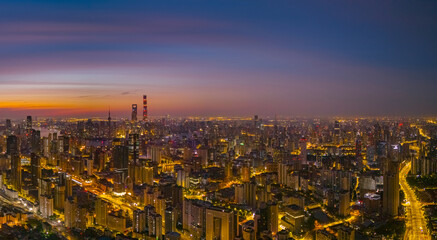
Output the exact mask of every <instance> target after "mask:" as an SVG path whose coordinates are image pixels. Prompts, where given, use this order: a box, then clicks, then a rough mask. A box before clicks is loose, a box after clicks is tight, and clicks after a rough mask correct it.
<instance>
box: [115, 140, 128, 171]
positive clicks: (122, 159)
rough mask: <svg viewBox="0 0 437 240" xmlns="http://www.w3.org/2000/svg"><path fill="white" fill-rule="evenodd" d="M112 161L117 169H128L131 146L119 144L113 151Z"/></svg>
mask: <svg viewBox="0 0 437 240" xmlns="http://www.w3.org/2000/svg"><path fill="white" fill-rule="evenodd" d="M112 163H113V166H114V168H115V169H126V168H128V163H129V148H128V147H127V146H122V145H118V146H115V147H114V151H113V153H112Z"/></svg>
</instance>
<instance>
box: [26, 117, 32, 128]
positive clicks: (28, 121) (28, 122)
mask: <svg viewBox="0 0 437 240" xmlns="http://www.w3.org/2000/svg"><path fill="white" fill-rule="evenodd" d="M30 129H32V116H27V120H26V130H28V131H29V130H30Z"/></svg>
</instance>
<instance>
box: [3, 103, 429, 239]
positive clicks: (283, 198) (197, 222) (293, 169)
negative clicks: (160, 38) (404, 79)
mask: <svg viewBox="0 0 437 240" xmlns="http://www.w3.org/2000/svg"><path fill="white" fill-rule="evenodd" d="M434 130H435V129H434V127H433V123H429V122H427V121H425V120H417V119H414V120H411V119H364V118H363V119H361V118H358V119H344V120H341V119H276V118H275V119H268V118H267V119H261V118H259V117H258V116H254V117H253V118H184V119H182V118H181V119H176V118H169V117H164V118H155V119H149V118H148V116H147V98H146V96H144V106H143V118H142V120H140V121H139V120H138V118H137V105H136V104H134V105H133V106H132V116H131V117H130V118H129V119H117V120H113V119H112V118H111V116H110V114H109V117H108V119H62V120H54V119H38V120H35V119H33V118H32V117H31V116H29V117H27V119H26V120H24V121H22V120H16V121H11V120H6V121H5V122H4V124H3V125H1V126H0V133H2V136H3V137H2V138H0V152H2V153H3V154H2V155H1V156H0V169H1V179H0V188H1V190H0V201H1V202H2V205H4V206H3V207H2V208H1V209H0V210H1V211H0V222H1V223H2V224H4V227H3V228H2V229H9V230H8V231H11V227H13V226H16V225H22V226H25V223H26V222H27V221H28V218H32V219H38V220H40V221H43V222H44V223H45V224H48V225H50V227H51V231H53V232H55V233H57V235H58V236H59V237H60V238H64V237H68V238H73V239H74V238H77V236H78V233H79V234H85V233H89V231H91V230H92V232H93V233H94V234H95V233H98V234H97V235H99V234H100V235H101V236H106V237H117V238H118V239H130V238H136V239H171V240H173V239H174V240H176V239H207V240H214V239H222V240H231V239H244V240H255V239H281V240H282V239H302V238H313V239H375V240H376V239H385V238H387V237H388V236H392V237H393V236H398V237H399V236H403V235H401V234H403V233H401V232H391V231H389V230H390V228H387V227H386V225H387V224H397V225H398V226H401V227H402V226H404V222H403V219H404V217H403V216H404V215H405V214H408V213H406V211H405V208H404V207H403V202H406V200H405V201H404V195H405V194H403V193H402V191H401V186H402V184H401V185H400V179H402V178H400V174H401V173H400V171H401V169H405V168H409V167H411V173H412V174H414V175H423V176H427V175H432V174H434V173H436V172H437V167H436V166H437V164H436V162H437V161H436V151H435V145H434V144H435V142H434V141H433V140H432V138H433V133H434V132H435V131H434ZM404 204H407V203H404ZM13 209H15V211H13ZM431 220H432V219H431ZM6 225H8V228H6ZM404 228H405V227H404ZM90 229H91V230H90ZM387 229H389V230H387ZM404 230H405V229H404ZM396 231H397V230H396ZM79 238H80V237H79Z"/></svg>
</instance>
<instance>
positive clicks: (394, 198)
mask: <svg viewBox="0 0 437 240" xmlns="http://www.w3.org/2000/svg"><path fill="white" fill-rule="evenodd" d="M382 200H383V211H384V213H385V214H386V215H388V216H391V217H395V216H398V213H399V210H398V209H399V163H398V162H397V161H396V160H395V159H392V158H391V157H389V158H387V159H386V166H385V170H384V192H383V197H382Z"/></svg>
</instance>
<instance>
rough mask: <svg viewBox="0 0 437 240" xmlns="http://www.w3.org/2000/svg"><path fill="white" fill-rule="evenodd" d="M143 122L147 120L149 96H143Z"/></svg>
mask: <svg viewBox="0 0 437 240" xmlns="http://www.w3.org/2000/svg"><path fill="white" fill-rule="evenodd" d="M143 120H144V121H146V120H147V95H143Z"/></svg>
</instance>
